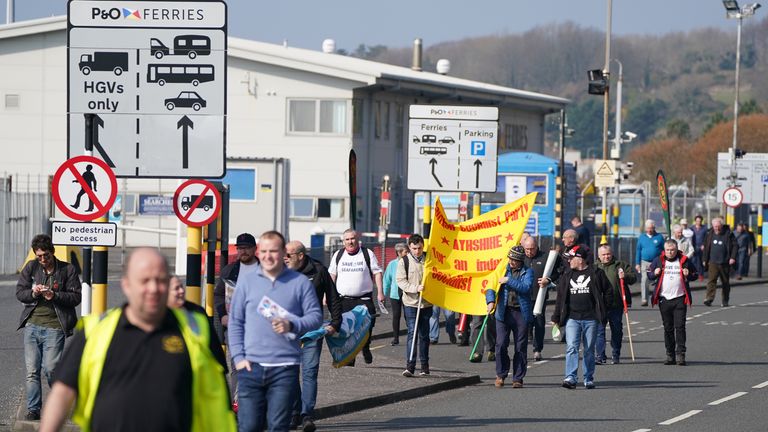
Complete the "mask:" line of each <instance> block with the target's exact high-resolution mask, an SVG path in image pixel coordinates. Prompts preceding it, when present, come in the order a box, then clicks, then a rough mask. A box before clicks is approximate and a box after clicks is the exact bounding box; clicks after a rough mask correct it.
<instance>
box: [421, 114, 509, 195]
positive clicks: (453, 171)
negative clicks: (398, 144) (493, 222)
mask: <svg viewBox="0 0 768 432" xmlns="http://www.w3.org/2000/svg"><path fill="white" fill-rule="evenodd" d="M498 119H499V109H498V108H496V107H474V106H442V105H411V107H410V121H409V123H408V142H409V145H408V189H411V190H424V191H467V192H496V174H497V170H496V168H497V164H496V162H497V161H496V152H497V141H498V136H497V135H498V129H499V123H498Z"/></svg>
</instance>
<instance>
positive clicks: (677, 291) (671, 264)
mask: <svg viewBox="0 0 768 432" xmlns="http://www.w3.org/2000/svg"><path fill="white" fill-rule="evenodd" d="M660 295H661V296H662V297H664V298H665V299H667V300H672V299H674V298H678V297H680V296H683V295H685V287H684V286H683V281H682V279H681V278H680V260H679V259H676V260H674V261H667V260H664V280H663V281H661V293H660Z"/></svg>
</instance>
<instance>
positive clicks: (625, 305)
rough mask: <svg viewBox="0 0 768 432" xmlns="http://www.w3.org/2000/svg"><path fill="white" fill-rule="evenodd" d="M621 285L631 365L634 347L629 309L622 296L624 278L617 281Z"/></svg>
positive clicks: (622, 297)
mask: <svg viewBox="0 0 768 432" xmlns="http://www.w3.org/2000/svg"><path fill="white" fill-rule="evenodd" d="M619 283H620V284H621V300H622V301H623V302H624V316H625V317H626V318H627V336H628V337H629V352H630V353H631V354H632V363H634V362H635V347H634V346H633V345H632V328H631V327H630V325H629V309H628V308H627V298H626V295H625V294H624V278H620V279H619Z"/></svg>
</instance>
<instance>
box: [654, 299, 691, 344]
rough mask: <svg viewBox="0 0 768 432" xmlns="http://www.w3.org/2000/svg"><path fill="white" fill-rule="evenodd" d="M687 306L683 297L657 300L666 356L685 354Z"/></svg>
mask: <svg viewBox="0 0 768 432" xmlns="http://www.w3.org/2000/svg"><path fill="white" fill-rule="evenodd" d="M687 311H688V306H687V305H686V304H685V296H680V297H677V298H673V299H671V300H667V299H665V298H664V297H661V298H660V299H659V312H661V322H662V323H663V324H664V346H665V347H666V349H667V355H668V356H670V357H671V356H674V355H675V354H685V315H686V312H687Z"/></svg>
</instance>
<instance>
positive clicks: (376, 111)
mask: <svg viewBox="0 0 768 432" xmlns="http://www.w3.org/2000/svg"><path fill="white" fill-rule="evenodd" d="M373 135H374V137H375V138H381V101H376V102H375V103H374V104H373Z"/></svg>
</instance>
